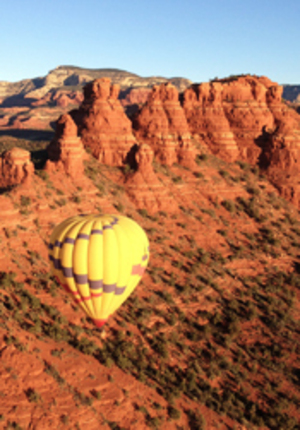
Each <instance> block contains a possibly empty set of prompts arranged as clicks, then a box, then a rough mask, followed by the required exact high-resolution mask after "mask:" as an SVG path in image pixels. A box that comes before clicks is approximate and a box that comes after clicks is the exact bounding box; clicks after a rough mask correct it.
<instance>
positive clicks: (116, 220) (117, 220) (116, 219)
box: [110, 217, 119, 226]
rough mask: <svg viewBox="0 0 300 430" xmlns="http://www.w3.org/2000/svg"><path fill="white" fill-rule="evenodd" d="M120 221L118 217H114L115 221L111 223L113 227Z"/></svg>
mask: <svg viewBox="0 0 300 430" xmlns="http://www.w3.org/2000/svg"><path fill="white" fill-rule="evenodd" d="M118 222H119V219H118V218H117V217H114V220H113V221H112V222H111V223H110V225H111V226H113V225H115V224H118Z"/></svg>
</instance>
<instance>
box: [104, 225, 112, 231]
mask: <svg viewBox="0 0 300 430" xmlns="http://www.w3.org/2000/svg"><path fill="white" fill-rule="evenodd" d="M109 228H111V229H112V226H111V225H104V226H103V230H108V229H109Z"/></svg>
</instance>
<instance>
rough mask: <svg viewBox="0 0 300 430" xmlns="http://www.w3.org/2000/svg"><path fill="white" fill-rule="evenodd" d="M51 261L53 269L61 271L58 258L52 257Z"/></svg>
mask: <svg viewBox="0 0 300 430" xmlns="http://www.w3.org/2000/svg"><path fill="white" fill-rule="evenodd" d="M51 260H52V261H53V265H54V267H55V269H57V270H61V269H62V267H61V262H60V259H59V258H54V257H52V259H51Z"/></svg>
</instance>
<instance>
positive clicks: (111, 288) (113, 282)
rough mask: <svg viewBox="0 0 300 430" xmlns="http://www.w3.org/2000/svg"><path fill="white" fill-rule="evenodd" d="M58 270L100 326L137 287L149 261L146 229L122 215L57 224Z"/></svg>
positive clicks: (53, 253) (53, 256)
mask: <svg viewBox="0 0 300 430" xmlns="http://www.w3.org/2000/svg"><path fill="white" fill-rule="evenodd" d="M49 258H50V264H51V267H52V270H53V272H54V275H55V276H56V278H57V280H58V281H59V283H60V284H61V285H62V286H63V287H64V289H65V290H66V291H67V292H68V293H69V294H71V295H72V297H73V298H74V300H75V302H76V303H78V304H79V305H80V306H81V307H82V309H83V310H84V311H85V313H86V314H87V315H88V316H89V317H90V318H92V319H93V321H94V323H95V324H96V326H97V327H102V325H103V324H104V323H105V322H106V321H107V319H108V317H109V316H110V315H111V314H113V313H114V312H115V311H116V310H117V309H118V308H119V306H121V304H122V303H123V302H124V301H125V300H126V299H127V298H128V296H129V295H130V294H131V293H132V292H133V290H134V289H135V287H136V286H137V284H138V282H139V281H140V279H141V277H142V275H143V273H144V271H145V269H146V266H147V264H148V260H149V242H148V238H147V236H146V233H145V232H144V230H143V229H142V228H141V227H140V226H139V225H138V224H137V223H136V222H135V221H133V220H132V219H130V218H127V217H125V216H121V215H77V216H73V217H71V218H68V219H66V220H65V221H63V222H62V223H61V224H59V225H57V226H56V227H55V228H54V231H53V233H52V235H51V237H50V243H49Z"/></svg>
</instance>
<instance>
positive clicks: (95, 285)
mask: <svg viewBox="0 0 300 430" xmlns="http://www.w3.org/2000/svg"><path fill="white" fill-rule="evenodd" d="M88 282H89V286H90V289H91V290H102V288H103V281H102V279H100V280H98V281H91V280H90V279H89V281H88Z"/></svg>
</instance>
